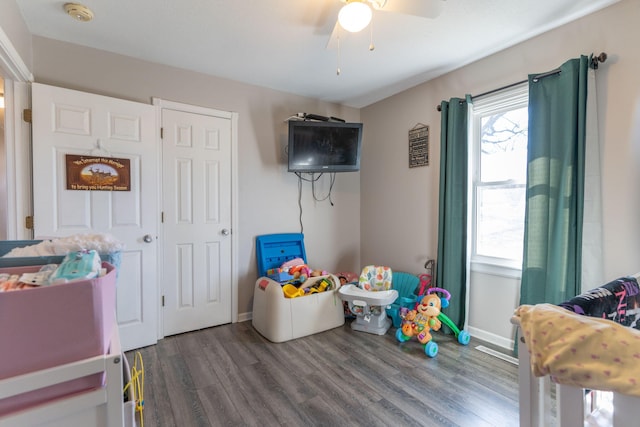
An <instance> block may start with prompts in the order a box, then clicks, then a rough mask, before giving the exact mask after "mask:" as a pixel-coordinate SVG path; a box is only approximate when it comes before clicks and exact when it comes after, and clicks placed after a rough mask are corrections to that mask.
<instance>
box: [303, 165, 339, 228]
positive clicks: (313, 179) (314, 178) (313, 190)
mask: <svg viewBox="0 0 640 427" xmlns="http://www.w3.org/2000/svg"><path fill="white" fill-rule="evenodd" d="M295 174H296V176H297V177H298V210H299V215H298V220H299V222H300V233H303V232H304V224H303V223H302V181H307V182H310V183H311V193H312V195H313V200H315V201H316V202H324V201H325V200H327V199H329V203H330V204H331V206H334V204H333V200H331V192H332V191H333V184H335V182H336V173H335V172H331V174H330V178H329V179H330V181H329V193H328V194H327V195H326V196H324V197H323V198H319V197H318V196H317V195H316V187H315V183H316V181H318V180H319V179H320V178H321V177H322V175H324V173H320V174H318V175H316V174H315V173H312V174H310V175H311V178H305V177H304V176H302V173H301V172H295Z"/></svg>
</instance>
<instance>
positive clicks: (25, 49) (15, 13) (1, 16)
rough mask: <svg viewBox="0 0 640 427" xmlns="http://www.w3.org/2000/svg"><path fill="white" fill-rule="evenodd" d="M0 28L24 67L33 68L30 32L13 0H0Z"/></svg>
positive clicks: (0, 70) (0, 68)
mask: <svg viewBox="0 0 640 427" xmlns="http://www.w3.org/2000/svg"><path fill="white" fill-rule="evenodd" d="M0 30H1V31H2V32H4V34H5V35H6V36H7V38H8V39H9V40H10V41H11V44H12V46H13V48H14V49H15V50H16V52H17V53H18V55H19V56H20V58H21V59H22V61H23V62H24V64H25V65H26V67H27V68H28V69H30V70H31V69H33V68H32V61H31V59H32V50H31V33H30V32H29V29H28V28H27V24H25V22H24V19H23V18H22V14H21V13H20V9H18V5H17V4H16V2H15V1H14V0H0ZM0 73H2V67H0ZM0 75H1V74H0ZM3 77H7V76H3Z"/></svg>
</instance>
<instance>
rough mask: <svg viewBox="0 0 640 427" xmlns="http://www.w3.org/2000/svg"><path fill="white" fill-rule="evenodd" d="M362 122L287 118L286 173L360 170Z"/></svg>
mask: <svg viewBox="0 0 640 427" xmlns="http://www.w3.org/2000/svg"><path fill="white" fill-rule="evenodd" d="M361 145H362V123H344V122H317V121H296V120H290V121H289V152H288V153H289V172H309V173H315V172H355V171H359V170H360V147H361Z"/></svg>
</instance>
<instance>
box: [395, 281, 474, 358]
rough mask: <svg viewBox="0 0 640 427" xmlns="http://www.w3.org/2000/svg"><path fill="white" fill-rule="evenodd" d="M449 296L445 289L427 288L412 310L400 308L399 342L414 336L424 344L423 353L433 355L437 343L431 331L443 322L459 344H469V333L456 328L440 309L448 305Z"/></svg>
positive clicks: (435, 353) (435, 352) (435, 351)
mask: <svg viewBox="0 0 640 427" xmlns="http://www.w3.org/2000/svg"><path fill="white" fill-rule="evenodd" d="M437 292H440V293H442V294H443V295H444V297H439V296H438V295H437V294H436V293H437ZM450 298H451V294H450V293H449V292H448V291H446V290H445V289H442V288H429V289H428V290H427V293H426V295H425V296H424V297H422V300H421V301H420V302H419V303H418V304H416V308H415V309H414V310H408V309H407V308H404V307H403V308H401V310H400V317H401V318H402V327H401V328H398V330H397V331H396V339H397V340H398V341H399V342H405V341H409V340H410V339H411V337H414V336H415V337H416V339H417V340H418V341H419V342H420V343H421V344H422V345H424V346H425V348H424V352H425V354H426V355H427V356H429V357H435V356H436V355H437V354H438V344H437V343H436V342H434V341H433V337H432V335H431V331H432V330H434V331H438V330H439V329H440V327H441V326H442V324H445V325H446V326H448V327H449V328H451V330H452V331H453V332H454V333H455V336H456V338H457V339H458V342H459V343H460V344H462V345H467V344H469V340H470V339H471V337H470V335H469V333H468V332H466V331H461V330H460V329H458V327H457V326H456V325H455V323H453V322H452V321H451V319H449V317H447V315H445V314H444V313H442V311H441V310H442V309H443V308H446V307H448V306H449V299H450Z"/></svg>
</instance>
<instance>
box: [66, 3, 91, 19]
mask: <svg viewBox="0 0 640 427" xmlns="http://www.w3.org/2000/svg"><path fill="white" fill-rule="evenodd" d="M64 11H65V12H67V15H69V16H70V17H72V18H73V19H75V20H76V21H80V22H89V21H91V20H92V19H93V12H92V11H91V9H89V8H88V7H87V6H85V5H83V4H78V3H65V4H64Z"/></svg>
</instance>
